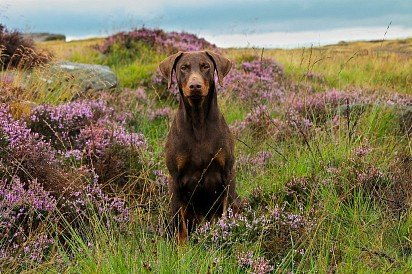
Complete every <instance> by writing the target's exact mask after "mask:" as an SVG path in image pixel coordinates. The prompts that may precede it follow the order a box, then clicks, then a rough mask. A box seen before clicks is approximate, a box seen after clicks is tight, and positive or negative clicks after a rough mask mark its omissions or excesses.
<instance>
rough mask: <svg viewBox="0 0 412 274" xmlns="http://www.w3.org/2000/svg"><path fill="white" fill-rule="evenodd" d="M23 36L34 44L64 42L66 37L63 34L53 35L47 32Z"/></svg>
mask: <svg viewBox="0 0 412 274" xmlns="http://www.w3.org/2000/svg"><path fill="white" fill-rule="evenodd" d="M23 36H24V37H26V38H29V39H32V40H33V41H35V42H45V41H66V36H65V35H63V34H53V33H47V32H33V33H24V34H23Z"/></svg>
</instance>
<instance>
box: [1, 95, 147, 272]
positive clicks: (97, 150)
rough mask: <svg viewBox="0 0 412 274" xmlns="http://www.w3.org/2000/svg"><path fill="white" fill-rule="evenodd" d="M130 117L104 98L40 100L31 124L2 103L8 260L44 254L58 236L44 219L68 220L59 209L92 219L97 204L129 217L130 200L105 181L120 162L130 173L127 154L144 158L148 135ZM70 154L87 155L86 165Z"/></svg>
mask: <svg viewBox="0 0 412 274" xmlns="http://www.w3.org/2000/svg"><path fill="white" fill-rule="evenodd" d="M124 123H125V118H124V116H118V115H115V114H114V112H113V110H112V109H111V108H108V107H107V106H106V104H105V103H103V102H99V101H83V102H73V103H69V104H65V105H60V106H57V107H51V106H39V107H37V108H35V109H34V110H33V113H32V115H31V116H30V119H29V121H27V123H26V122H25V121H23V120H16V119H14V118H13V117H12V115H11V114H10V112H9V108H8V107H7V106H6V105H0V156H1V157H0V236H1V237H0V263H1V264H2V263H7V261H8V260H12V259H13V258H24V259H25V260H26V259H27V260H28V261H30V262H39V261H41V260H42V259H43V256H44V255H45V252H47V250H48V248H49V246H50V245H52V244H53V238H54V236H53V235H51V234H47V233H45V232H43V231H42V226H43V225H44V224H45V222H46V223H47V222H48V221H50V222H52V223H55V224H56V223H59V222H61V220H62V219H61V217H62V215H61V214H60V213H59V214H57V212H61V213H63V215H64V216H65V217H66V218H69V219H76V220H79V218H80V219H83V220H87V218H88V213H89V212H90V210H89V211H88V210H87V209H92V210H93V211H94V210H95V211H97V213H98V214H99V216H102V218H108V217H109V216H110V218H112V217H113V218H114V220H115V221H116V222H117V223H124V222H126V221H127V220H128V218H129V213H128V208H127V206H126V204H125V202H124V201H123V200H121V199H120V198H116V197H111V196H109V195H108V194H106V193H105V192H103V189H102V188H101V186H100V184H98V181H99V182H100V181H103V180H104V181H105V182H106V181H107V180H109V179H112V178H115V176H114V175H113V174H112V175H111V176H110V178H108V177H107V172H108V171H111V170H112V169H114V171H115V172H116V176H118V175H119V174H126V173H127V172H130V166H129V165H128V164H127V162H126V160H125V159H130V157H136V158H137V160H136V159H134V161H133V162H134V163H139V160H140V156H141V155H140V152H139V151H140V148H142V147H144V146H145V140H144V137H143V135H141V134H137V133H128V132H127V131H126V130H125V128H124ZM125 155H127V156H125ZM67 157H69V158H74V159H75V160H81V159H85V160H86V161H85V162H84V164H86V165H84V164H83V166H82V167H81V168H78V167H77V166H76V165H72V164H70V163H67V162H66V161H65V159H66V158H67ZM108 159H110V160H108ZM113 159H114V160H113ZM115 161H117V162H116V163H119V164H118V165H115V164H114V162H115ZM88 163H90V164H91V165H90V166H88ZM94 169H95V170H94ZM137 171H139V169H137ZM93 174H94V178H95V179H94V180H93V183H92V184H88V183H87V181H88V180H89V179H88V178H90V177H91V175H93ZM105 176H106V177H105ZM124 176H125V175H124ZM100 179H101V180H100Z"/></svg>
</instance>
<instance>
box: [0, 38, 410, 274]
mask: <svg viewBox="0 0 412 274" xmlns="http://www.w3.org/2000/svg"><path fill="white" fill-rule="evenodd" d="M99 43H102V39H91V40H86V41H73V42H67V43H66V42H61V41H58V42H43V43H40V44H38V45H37V46H38V47H40V48H43V49H46V50H48V51H50V52H52V53H53V55H54V60H68V61H74V62H82V63H93V64H103V65H107V66H110V67H111V68H112V69H113V70H114V71H115V73H116V75H117V76H118V78H119V81H120V86H119V87H118V88H116V89H115V90H113V91H110V92H102V93H99V92H92V93H86V94H80V95H79V91H78V89H77V88H73V85H66V84H61V85H59V86H57V87H56V88H55V89H54V90H53V91H50V89H47V87H46V86H45V84H44V83H43V82H42V81H41V80H39V79H40V78H41V77H40V76H39V79H37V78H36V77H32V78H31V80H30V81H29V83H26V87H25V90H24V91H23V92H18V91H14V92H11V94H9V95H8V97H7V98H8V99H7V100H8V102H9V103H10V105H12V106H13V107H14V108H13V110H14V114H15V115H16V116H18V117H24V116H25V115H27V113H29V111H30V104H31V103H35V104H43V103H49V104H53V105H57V104H61V103H63V102H68V101H71V100H73V98H79V97H80V98H86V99H90V98H91V99H96V98H102V99H103V100H106V101H107V102H108V103H109V104H110V105H111V106H113V107H114V108H115V109H118V110H122V111H127V112H129V113H130V114H131V117H132V118H131V119H130V120H129V122H128V129H129V130H131V131H133V132H141V133H143V134H144V136H145V137H146V138H147V140H148V144H149V146H148V149H147V153H146V154H145V155H144V156H143V157H146V158H147V159H146V160H145V165H144V166H143V167H142V168H141V169H140V171H139V173H136V174H132V176H131V177H130V178H129V182H130V183H132V184H133V183H136V182H139V183H140V184H144V185H145V184H147V185H148V186H150V184H151V183H152V181H153V180H154V179H153V176H152V175H151V174H152V171H153V170H154V169H161V170H163V172H164V173H167V171H166V167H165V163H164V160H163V157H164V155H163V148H164V142H165V137H166V135H167V132H168V128H169V124H170V122H171V120H170V119H169V118H167V117H161V118H159V119H155V120H151V119H149V118H148V117H147V115H146V114H145V113H146V112H147V111H148V110H149V109H155V108H161V107H166V106H169V107H171V108H173V109H176V107H177V103H176V101H175V100H174V99H173V98H171V97H170V96H167V95H165V94H167V93H166V91H164V90H161V89H159V88H158V87H156V86H154V85H153V84H152V80H151V79H152V75H153V74H154V73H155V71H156V68H157V66H158V64H159V62H160V61H161V60H162V59H163V58H165V57H166V55H165V54H164V53H158V52H156V51H155V50H153V49H152V48H150V47H148V46H145V45H138V46H137V48H136V49H134V50H133V51H130V50H125V49H122V48H118V49H116V50H113V51H112V52H111V53H110V54H107V55H103V54H101V53H100V52H98V51H97V50H96V45H98V44H99ZM222 52H223V54H225V55H226V56H228V57H229V58H230V59H231V60H233V61H234V62H235V64H236V65H237V66H240V64H241V63H242V62H245V61H250V60H254V59H257V60H260V59H262V58H263V59H264V58H269V59H273V60H275V61H276V62H278V63H280V64H281V66H282V67H283V69H284V78H283V79H282V81H281V84H282V87H283V88H284V90H285V93H286V95H285V96H286V97H285V98H286V99H285V101H284V102H276V103H272V102H269V103H265V102H256V101H253V100H252V101H248V100H242V99H240V98H238V97H236V96H233V95H232V94H231V93H230V91H228V92H222V93H220V94H219V104H220V108H221V111H222V112H223V114H224V116H225V117H226V120H227V121H228V123H229V124H230V125H232V126H234V125H236V123H238V122H240V121H242V120H244V119H245V118H246V117H247V115H248V113H250V112H251V111H252V110H253V109H254V108H255V106H256V105H257V104H265V105H266V106H267V107H268V109H269V111H268V113H269V115H270V118H271V119H275V120H276V121H281V122H282V125H284V124H285V125H287V126H288V127H287V130H284V131H282V129H281V127H280V126H277V125H275V126H274V129H273V130H274V132H276V134H272V133H269V131H266V129H265V128H264V129H263V131H262V129H253V128H248V129H246V130H242V131H241V132H240V133H238V134H237V135H236V136H237V137H236V140H237V141H236V144H235V145H236V158H237V159H239V160H238V163H237V165H236V168H237V171H236V181H237V188H238V193H239V195H240V196H241V198H242V199H243V200H244V201H245V203H247V204H248V205H250V210H251V212H248V213H245V214H254V213H256V218H258V217H259V216H266V217H267V216H269V215H270V214H273V212H275V211H276V210H277V207H281V208H282V209H281V211H282V212H283V211H284V212H287V213H288V214H290V215H285V216H292V215H293V214H296V215H298V216H300V217H301V218H304V219H305V220H306V221H305V225H304V226H305V227H299V228H298V229H295V228H293V227H292V228H290V227H289V228H288V229H289V230H287V231H286V232H285V231H283V230H282V229H284V225H283V224H282V222H280V223H276V225H275V226H274V227H272V228H270V229H266V228H262V230H256V231H254V232H253V233H252V232H251V231H248V228H247V227H248V226H247V225H246V226H245V227H243V226H242V227H240V228H239V229H238V231H236V232H233V233H232V234H231V235H230V236H228V238H227V240H226V241H224V242H223V244H214V242H213V241H211V240H210V239H209V238H207V236H204V235H203V236H202V235H201V236H196V237H194V238H193V239H192V240H191V241H189V242H188V243H187V244H186V245H183V246H178V245H176V243H175V241H174V239H169V238H168V237H166V236H165V233H164V231H163V230H164V226H163V224H164V223H166V222H167V219H168V215H167V210H168V209H167V205H168V201H167V196H166V194H165V192H162V195H163V196H162V197H157V196H156V195H157V194H156V193H151V192H150V191H149V190H147V191H142V193H140V194H141V195H143V196H139V195H137V196H135V195H130V196H128V197H126V198H127V199H128V200H130V203H131V204H132V205H133V207H132V208H133V210H132V216H131V221H130V222H128V223H127V224H126V225H123V227H122V228H121V229H120V228H118V227H117V226H109V228H107V226H106V225H105V224H102V223H101V222H100V221H99V218H98V216H96V215H98V214H96V215H93V214H91V217H90V222H89V224H87V225H85V227H84V228H83V229H82V231H83V232H79V231H78V230H76V229H75V228H73V227H71V226H70V225H69V224H68V227H67V228H66V230H67V231H68V233H67V234H68V235H69V236H67V240H66V241H65V244H60V243H56V244H55V245H54V246H53V247H52V249H51V251H50V252H49V254H48V256H47V258H46V259H45V260H44V261H43V262H42V263H40V264H28V265H24V266H21V265H18V263H16V265H8V266H7V269H5V272H8V271H16V270H19V271H23V272H50V273H55V272H59V273H60V272H64V273H146V272H147V273H149V272H154V273H194V272H195V273H250V272H253V271H255V272H259V270H258V269H256V268H255V269H254V268H253V267H254V266H244V265H242V264H241V263H239V260H240V259H239V257H240V256H241V254H245V253H246V252H249V251H250V252H252V253H253V257H254V258H255V259H256V260H259V259H263V260H266V261H267V262H268V263H269V264H270V265H271V266H272V267H273V271H276V272H281V273H283V272H292V273H295V272H296V273H299V272H313V273H315V272H320V273H332V272H343V273H353V272H361V273H363V272H365V273H387V272H399V273H408V272H412V212H411V207H410V205H411V204H410V203H411V201H412V200H411V197H412V196H411V195H412V187H411V186H412V139H411V131H410V130H409V132H408V131H407V130H406V132H405V130H404V126H403V124H402V122H400V117H412V116H402V115H403V114H400V113H404V112H407V111H409V112H412V109H411V108H412V106H411V105H409V106H408V104H406V105H402V106H397V104H398V103H397V101H396V102H395V103H394V104H384V103H381V102H386V101H387V100H388V98H393V97H394V98H400V97H402V98H404V97H405V98H407V99H408V100H410V101H409V102H412V100H411V99H410V98H411V97H410V96H412V38H409V39H405V40H388V41H378V42H373V41H372V42H353V43H344V42H342V43H339V44H337V45H331V46H323V47H311V48H305V49H290V50H285V49H251V48H248V49H224V50H222ZM36 70H37V72H38V73H39V75H42V73H48V72H47V68H40V69H36ZM21 78H23V75H21ZM15 81H16V82H18V81H19V77H17V78H16V80H15ZM139 87H143V88H144V89H145V90H146V93H147V97H148V99H147V101H145V102H143V103H142V102H141V101H139V99H137V98H135V95H134V93H133V91H134V90H136V89H137V88H139ZM330 90H339V91H342V92H344V93H345V94H354V96H355V97H358V96H369V97H368V98H379V100H378V99H376V100H375V99H374V100H375V101H373V102H372V103H370V104H369V103H368V104H363V103H359V104H358V105H359V106H358V105H357V104H355V105H353V106H352V105H350V106H349V104H348V105H345V103H343V104H342V103H338V105H337V106H336V105H328V104H326V105H325V106H324V107H321V108H322V109H321V110H319V107H318V106H317V105H316V106H315V107H314V108H311V109H304V110H302V115H306V116H305V117H306V119H307V120H308V121H310V123H311V129H309V130H308V131H305V130H302V131H301V129H300V128H298V127H297V128H293V127H290V125H289V124H287V122H286V121H288V120H287V117H288V116H287V113H288V102H289V101H288V100H291V99H290V97H288V95H289V94H294V96H295V97H296V98H306V97H307V98H312V97H313V96H316V94H323V93H327V92H328V91H330ZM311 96H312V97H311ZM348 96H350V95H348ZM308 100H310V99H308ZM321 101H322V100H321ZM378 101H379V103H377V102H378ZM27 102H30V103H27ZM322 102H323V101H322ZM309 107H310V106H309ZM357 107H359V109H358V108H357ZM337 109H338V110H337ZM339 109H340V110H339ZM337 113H338V114H337ZM407 119H410V118H407ZM284 121H285V122H284ZM409 125H410V124H409ZM265 126H267V127H272V126H273V125H267V124H266V125H265ZM285 127H286V126H285ZM291 129H292V130H291ZM258 130H261V131H258ZM261 152H267V153H270V155H271V157H269V158H268V159H267V160H265V161H264V162H263V163H260V162H259V164H256V165H253V163H254V162H253V161H247V160H244V159H245V158H247V157H249V158H253V157H258V155H259V153H261ZM242 159H243V160H242ZM251 163H252V164H251ZM143 188H144V187H143ZM144 195H149V196H144ZM150 195H153V197H152V196H150ZM141 204H143V205H142V206H141ZM300 217H299V218H300ZM268 218H269V217H268ZM285 218H286V217H285ZM262 222H263V221H262ZM110 227H112V229H110ZM49 229H57V228H53V225H50V226H49ZM259 231H261V232H262V233H261V234H260V232H259ZM84 235H87V237H84ZM220 236H221V235H220ZM202 237H203V238H202ZM86 239H87V240H86ZM219 239H220V238H219ZM216 242H219V241H216ZM262 264H263V262H262ZM0 272H2V271H0Z"/></svg>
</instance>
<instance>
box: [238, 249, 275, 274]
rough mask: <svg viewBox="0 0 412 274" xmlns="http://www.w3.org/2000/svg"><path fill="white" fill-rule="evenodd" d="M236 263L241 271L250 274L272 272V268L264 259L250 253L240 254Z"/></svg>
mask: <svg viewBox="0 0 412 274" xmlns="http://www.w3.org/2000/svg"><path fill="white" fill-rule="evenodd" d="M237 261H238V263H239V266H240V267H241V268H242V269H245V270H250V271H251V273H256V274H265V273H270V272H271V271H273V266H271V265H270V262H269V261H268V260H267V259H265V258H264V257H256V256H254V255H253V253H252V252H251V251H249V252H243V253H240V254H239V255H238V256H237Z"/></svg>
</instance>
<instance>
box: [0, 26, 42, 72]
mask: <svg viewBox="0 0 412 274" xmlns="http://www.w3.org/2000/svg"><path fill="white" fill-rule="evenodd" d="M48 60H49V56H48V54H46V53H44V52H42V51H40V50H38V49H36V47H35V45H34V42H33V41H32V40H30V39H28V38H25V37H23V35H22V34H21V33H20V32H18V31H15V30H14V31H12V30H8V29H7V28H6V27H5V26H4V25H1V24H0V65H1V68H3V69H4V68H16V67H19V68H32V67H36V66H39V65H42V64H44V63H46V62H48Z"/></svg>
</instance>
